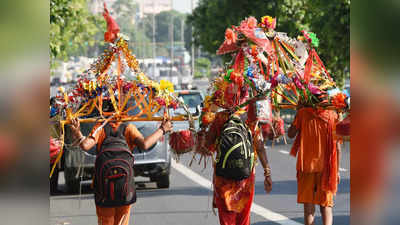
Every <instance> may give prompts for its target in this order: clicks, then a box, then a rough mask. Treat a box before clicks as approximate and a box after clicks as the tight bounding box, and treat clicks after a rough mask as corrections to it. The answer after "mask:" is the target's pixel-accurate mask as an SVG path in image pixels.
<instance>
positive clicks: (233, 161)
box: [216, 116, 254, 180]
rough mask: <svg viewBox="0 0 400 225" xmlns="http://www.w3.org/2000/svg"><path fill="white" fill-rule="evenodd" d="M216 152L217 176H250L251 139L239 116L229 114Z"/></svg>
mask: <svg viewBox="0 0 400 225" xmlns="http://www.w3.org/2000/svg"><path fill="white" fill-rule="evenodd" d="M217 152H218V154H217V164H216V175H217V176H221V177H224V178H228V179H231V180H243V179H245V178H248V177H249V176H250V174H251V171H252V169H253V164H254V150H253V140H252V136H251V133H250V130H249V129H248V127H247V126H246V124H245V123H244V122H243V121H242V120H241V118H240V117H238V116H231V117H230V118H229V119H228V121H227V122H226V123H225V124H224V126H223V128H222V131H221V136H220V137H219V138H218V142H217Z"/></svg>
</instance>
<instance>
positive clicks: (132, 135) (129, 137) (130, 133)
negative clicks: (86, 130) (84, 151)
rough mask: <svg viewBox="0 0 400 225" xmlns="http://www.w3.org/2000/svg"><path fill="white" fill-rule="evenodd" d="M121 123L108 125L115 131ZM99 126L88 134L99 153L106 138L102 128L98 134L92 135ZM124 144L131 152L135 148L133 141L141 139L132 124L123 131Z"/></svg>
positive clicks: (140, 135)
mask: <svg viewBox="0 0 400 225" xmlns="http://www.w3.org/2000/svg"><path fill="white" fill-rule="evenodd" d="M120 124H121V122H117V123H113V122H110V123H109V125H110V126H111V127H112V129H113V130H114V131H116V130H117V128H118V127H119V125H120ZM100 125H101V124H96V125H95V126H94V127H93V129H92V132H91V133H90V136H91V137H93V138H94V139H95V140H96V143H97V151H98V152H99V151H100V148H101V144H102V143H103V141H104V139H105V138H106V133H105V131H104V128H103V129H101V130H100V131H99V132H97V133H95V134H94V131H95V130H96V129H97V128H98V127H99V126H100ZM124 136H125V138H126V142H127V144H128V146H129V149H131V150H133V149H134V148H135V144H134V140H135V139H136V138H138V137H141V138H143V135H142V134H141V133H140V131H139V130H138V129H137V128H136V126H135V125H133V124H128V125H127V126H126V129H125V134H124Z"/></svg>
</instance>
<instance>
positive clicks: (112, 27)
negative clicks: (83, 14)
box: [103, 3, 120, 43]
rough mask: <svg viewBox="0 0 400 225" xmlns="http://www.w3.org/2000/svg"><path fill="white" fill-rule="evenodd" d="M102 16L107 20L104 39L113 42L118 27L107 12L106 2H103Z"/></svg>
mask: <svg viewBox="0 0 400 225" xmlns="http://www.w3.org/2000/svg"><path fill="white" fill-rule="evenodd" d="M103 16H104V19H105V20H106V22H107V31H106V32H105V33H104V41H106V42H110V43H114V41H115V39H116V38H117V37H118V33H119V31H120V29H119V26H118V24H117V22H115V20H114V19H113V18H112V17H111V15H110V13H109V12H108V9H107V6H106V3H104V12H103Z"/></svg>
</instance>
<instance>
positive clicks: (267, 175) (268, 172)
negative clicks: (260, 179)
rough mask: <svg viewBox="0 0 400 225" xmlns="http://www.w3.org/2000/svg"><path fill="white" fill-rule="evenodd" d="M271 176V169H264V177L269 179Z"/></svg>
mask: <svg viewBox="0 0 400 225" xmlns="http://www.w3.org/2000/svg"><path fill="white" fill-rule="evenodd" d="M270 176H271V168H269V167H267V168H264V177H270Z"/></svg>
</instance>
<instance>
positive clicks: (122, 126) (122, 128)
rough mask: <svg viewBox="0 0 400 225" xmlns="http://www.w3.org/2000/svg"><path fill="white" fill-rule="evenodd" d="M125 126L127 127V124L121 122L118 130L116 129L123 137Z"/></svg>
mask: <svg viewBox="0 0 400 225" xmlns="http://www.w3.org/2000/svg"><path fill="white" fill-rule="evenodd" d="M127 127H128V125H127V124H125V123H121V125H119V127H118V130H117V132H118V134H121V135H122V136H123V137H125V131H126V128H127Z"/></svg>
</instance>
